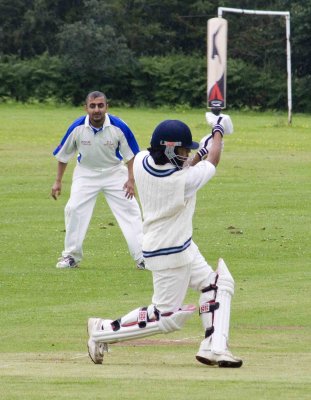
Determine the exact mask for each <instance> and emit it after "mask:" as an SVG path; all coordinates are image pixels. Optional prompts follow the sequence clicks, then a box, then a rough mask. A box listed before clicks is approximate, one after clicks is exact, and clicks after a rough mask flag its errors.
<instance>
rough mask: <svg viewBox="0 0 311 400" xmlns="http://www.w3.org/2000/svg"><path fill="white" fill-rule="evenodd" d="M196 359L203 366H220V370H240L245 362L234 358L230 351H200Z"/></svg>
mask: <svg viewBox="0 0 311 400" xmlns="http://www.w3.org/2000/svg"><path fill="white" fill-rule="evenodd" d="M196 359H197V360H198V361H199V362H201V363H202V364H206V365H218V367H220V368H240V367H241V366H242V364H243V361H242V360H241V359H240V358H237V357H234V356H233V354H232V353H231V352H230V351H229V350H226V351H223V352H219V353H215V352H213V351H211V350H199V352H198V353H197V355H196Z"/></svg>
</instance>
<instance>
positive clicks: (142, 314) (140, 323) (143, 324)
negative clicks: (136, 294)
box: [137, 308, 148, 328]
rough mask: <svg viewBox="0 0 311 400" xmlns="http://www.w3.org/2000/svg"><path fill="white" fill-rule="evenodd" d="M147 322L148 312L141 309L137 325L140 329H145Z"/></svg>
mask: <svg viewBox="0 0 311 400" xmlns="http://www.w3.org/2000/svg"><path fill="white" fill-rule="evenodd" d="M147 321H148V311H147V309H146V308H142V309H141V310H139V311H138V318H137V323H138V326H139V327H140V328H145V327H146V325H147Z"/></svg>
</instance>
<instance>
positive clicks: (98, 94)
mask: <svg viewBox="0 0 311 400" xmlns="http://www.w3.org/2000/svg"><path fill="white" fill-rule="evenodd" d="M97 97H103V98H104V99H105V100H106V103H107V97H106V95H105V93H103V92H99V91H98V90H95V91H94V92H90V93H89V94H88V95H87V96H86V99H85V104H87V103H88V101H89V100H90V99H96V98H97Z"/></svg>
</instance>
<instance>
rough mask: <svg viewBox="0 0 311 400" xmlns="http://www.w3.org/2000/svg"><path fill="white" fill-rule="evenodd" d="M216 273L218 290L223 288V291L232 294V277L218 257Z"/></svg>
mask: <svg viewBox="0 0 311 400" xmlns="http://www.w3.org/2000/svg"><path fill="white" fill-rule="evenodd" d="M216 273H217V275H218V279H217V286H218V291H220V290H223V291H225V292H228V293H229V294H230V295H231V296H233V294H234V279H233V277H232V275H231V273H230V271H229V269H228V267H227V266H226V264H225V262H224V260H223V259H222V258H220V259H219V262H218V267H217V270H216Z"/></svg>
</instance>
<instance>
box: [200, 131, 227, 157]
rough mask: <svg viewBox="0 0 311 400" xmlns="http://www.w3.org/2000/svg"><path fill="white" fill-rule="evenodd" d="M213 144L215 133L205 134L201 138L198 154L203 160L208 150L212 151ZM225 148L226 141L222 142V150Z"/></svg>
mask: <svg viewBox="0 0 311 400" xmlns="http://www.w3.org/2000/svg"><path fill="white" fill-rule="evenodd" d="M212 144H213V134H212V133H211V134H209V135H206V136H204V137H203V138H202V139H201V140H200V146H199V150H198V152H197V154H198V156H199V157H200V159H201V160H204V159H205V158H206V157H207V155H208V152H209V151H210V149H211V147H212ZM223 148H224V142H223V141H222V142H221V151H222V150H223Z"/></svg>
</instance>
